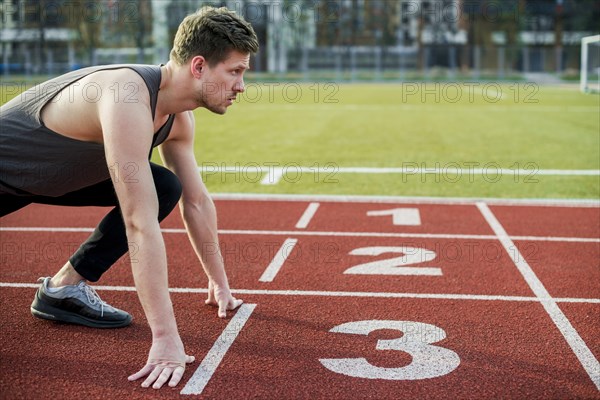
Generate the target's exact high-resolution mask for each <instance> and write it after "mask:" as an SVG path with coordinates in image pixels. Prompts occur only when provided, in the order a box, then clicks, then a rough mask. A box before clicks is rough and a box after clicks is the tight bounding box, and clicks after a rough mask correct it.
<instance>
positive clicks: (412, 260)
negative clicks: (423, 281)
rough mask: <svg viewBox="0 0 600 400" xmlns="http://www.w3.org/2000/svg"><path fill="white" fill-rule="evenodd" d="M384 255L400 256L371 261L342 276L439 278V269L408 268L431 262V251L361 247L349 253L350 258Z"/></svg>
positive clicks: (413, 248) (347, 271)
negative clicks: (420, 276) (424, 276)
mask: <svg viewBox="0 0 600 400" xmlns="http://www.w3.org/2000/svg"><path fill="white" fill-rule="evenodd" d="M386 253H395V254H401V256H400V257H394V258H388V259H385V260H379V261H372V262H368V263H364V264H360V265H355V266H354V267H351V268H348V269H347V270H346V271H345V272H344V274H355V275H429V276H441V275H442V269H441V268H435V267H430V268H425V267H409V266H408V265H414V264H419V263H424V262H428V261H431V260H433V259H434V258H435V257H436V254H435V252H434V251H432V250H428V249H422V248H419V247H405V246H402V247H390V246H379V247H361V248H359V249H354V250H352V251H351V252H350V255H352V256H379V255H381V254H386Z"/></svg>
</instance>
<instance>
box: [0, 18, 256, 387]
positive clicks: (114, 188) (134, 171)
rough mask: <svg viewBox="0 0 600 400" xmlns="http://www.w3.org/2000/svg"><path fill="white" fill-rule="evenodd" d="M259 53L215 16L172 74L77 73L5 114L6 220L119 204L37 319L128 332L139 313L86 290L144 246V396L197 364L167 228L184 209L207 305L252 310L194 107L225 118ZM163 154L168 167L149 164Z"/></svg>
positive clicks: (1, 128) (138, 277) (200, 24)
mask: <svg viewBox="0 0 600 400" xmlns="http://www.w3.org/2000/svg"><path fill="white" fill-rule="evenodd" d="M257 51H258V41H257V38H256V34H255V33H254V30H253V29H252V27H251V26H250V24H249V23H247V22H246V21H244V20H243V19H242V18H241V17H239V16H237V15H236V14H235V13H233V12H231V11H229V10H227V9H225V8H219V9H215V8H212V7H206V8H203V9H200V10H199V11H197V12H196V13H194V14H191V15H189V16H187V17H186V18H185V19H184V20H183V21H182V23H181V25H180V26H179V29H178V31H177V34H176V36H175V41H174V46H173V50H172V51H171V56H170V60H169V62H168V63H167V64H166V65H164V66H149V65H122V66H114V65H113V66H101V67H91V68H86V69H82V70H78V71H74V72H70V73H68V74H65V75H63V76H60V77H58V78H55V79H53V80H51V81H48V82H45V83H43V84H41V85H38V86H36V87H34V88H32V89H30V90H28V91H26V92H24V93H23V94H22V95H21V96H18V97H17V98H15V99H13V100H11V101H9V102H8V103H6V104H5V105H3V106H2V107H1V108H0V216H3V215H6V214H8V213H10V212H13V211H15V210H18V209H20V208H22V207H24V206H26V205H27V204H30V203H42V204H56V205H72V206H87V205H95V206H116V207H115V208H114V209H113V210H112V211H110V212H109V213H108V214H107V215H106V217H105V218H104V219H103V220H102V221H101V222H100V224H99V225H98V227H97V228H96V229H95V231H94V232H93V233H92V235H91V236H90V237H89V238H88V239H87V240H86V242H85V243H83V244H82V245H81V247H80V248H79V249H78V250H77V251H76V252H75V254H73V256H72V257H71V258H70V259H69V261H68V262H67V263H66V264H65V265H64V266H63V268H62V269H61V270H60V271H59V272H58V273H57V274H56V275H54V276H53V277H51V278H50V277H48V278H44V279H43V281H42V285H41V286H40V288H39V289H38V291H37V293H36V296H35V299H34V301H33V303H32V305H31V312H32V314H33V315H34V316H36V317H39V318H44V319H51V320H58V321H64V322H71V323H77V324H82V325H87V326H92V327H99V328H111V327H122V326H126V325H128V324H129V323H130V322H131V316H130V315H129V314H128V313H126V312H124V311H121V310H119V309H117V308H114V307H112V306H110V305H108V304H107V303H105V302H103V301H102V300H101V299H100V297H99V296H98V295H97V293H96V292H95V291H94V290H93V289H92V288H91V287H90V286H88V285H87V283H86V281H92V282H95V281H97V280H98V279H99V278H100V277H101V276H102V274H103V273H104V272H105V271H106V270H107V269H108V268H109V267H110V266H111V265H112V264H113V263H114V262H116V261H117V260H118V259H119V257H121V256H122V255H123V254H125V253H126V252H127V250H128V248H129V250H131V251H130V254H133V253H134V251H133V250H134V249H135V256H132V257H131V265H132V272H133V277H134V281H135V285H136V289H137V293H138V296H139V299H140V302H141V304H142V306H143V309H144V313H145V315H146V318H147V320H148V323H149V325H150V328H151V331H152V346H151V348H150V352H149V356H148V361H147V363H146V365H145V366H144V367H143V368H142V369H141V370H139V371H138V372H137V373H135V374H133V375H131V376H130V377H129V380H136V379H139V378H141V377H144V376H146V379H145V380H144V382H143V383H142V386H143V387H149V386H150V385H152V387H154V388H160V387H162V386H163V385H164V384H165V383H167V382H168V385H169V386H175V385H177V384H178V382H179V381H180V380H181V377H182V375H183V373H184V370H185V365H186V363H190V362H192V361H193V360H194V358H193V357H191V356H188V355H186V353H185V351H184V346H183V343H182V341H181V338H180V336H179V333H178V329H177V325H176V322H175V317H174V313H173V307H172V303H171V300H170V297H169V292H168V283H167V258H166V251H165V245H164V241H163V238H162V234H161V231H160V227H159V221H160V220H162V219H164V218H165V217H166V216H167V215H168V214H169V213H170V211H171V210H172V209H173V208H174V207H175V205H176V204H177V202H178V200H179V205H180V209H181V213H182V216H183V220H184V222H185V227H186V230H187V233H188V236H189V238H190V241H191V243H192V245H193V247H194V249H195V251H196V253H197V255H198V257H199V259H200V261H201V263H202V266H203V268H204V270H205V272H206V274H207V276H208V279H209V284H208V299H207V300H206V304H210V305H214V306H217V307H218V315H219V317H222V318H224V317H226V311H227V310H233V309H235V308H237V307H238V306H239V305H240V304H241V303H242V301H241V300H238V299H236V298H234V297H233V296H232V294H231V292H230V289H229V284H228V280H227V276H226V273H225V269H224V266H223V260H222V257H221V254H220V252H219V251H215V247H214V245H215V244H217V243H218V238H217V223H216V212H215V208H214V204H213V203H212V201H211V198H210V197H209V194H208V192H207V190H206V187H205V186H204V184H203V182H202V180H201V177H200V175H199V173H198V169H197V165H198V163H197V162H196V158H195V155H194V151H193V140H194V117H193V114H192V112H191V110H194V109H195V108H197V107H205V108H207V109H208V110H210V111H212V112H215V113H218V114H225V112H226V110H227V108H228V107H229V106H231V105H232V104H233V101H234V100H235V98H236V95H237V94H238V93H242V92H243V91H244V81H243V75H244V72H245V71H246V70H247V69H248V68H249V60H250V54H251V53H256V52H257ZM159 145H160V146H159ZM155 146H159V147H158V148H159V151H160V155H161V158H162V160H163V162H164V164H165V165H166V167H167V168H168V169H167V168H164V167H161V166H158V165H155V164H153V163H150V162H149V156H148V154H149V153H150V152H151V149H152V147H155ZM206 243H211V244H212V245H211V246H206ZM203 244H204V245H203Z"/></svg>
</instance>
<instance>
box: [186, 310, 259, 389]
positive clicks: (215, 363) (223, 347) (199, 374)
mask: <svg viewBox="0 0 600 400" xmlns="http://www.w3.org/2000/svg"><path fill="white" fill-rule="evenodd" d="M254 308H256V304H242V305H241V306H240V308H239V309H238V310H237V312H236V313H235V315H234V316H233V317H232V318H231V321H229V323H228V324H227V326H226V327H225V329H224V330H223V332H222V333H221V335H220V336H219V338H218V339H217V340H216V341H215V343H214V344H213V346H212V348H211V349H210V350H209V351H208V353H207V354H206V356H205V357H204V360H202V362H201V363H200V365H199V366H198V369H197V370H196V371H195V372H194V375H192V377H191V378H190V380H189V381H188V382H187V383H186V384H185V386H184V387H183V389H181V392H180V394H196V395H199V394H201V393H202V391H203V390H204V388H205V387H206V385H207V384H208V381H210V378H212V376H213V374H214V373H215V371H216V370H217V368H218V367H219V364H220V363H221V361H222V360H223V357H225V353H227V350H229V348H230V347H231V345H232V344H233V342H234V341H235V339H236V338H237V336H238V335H239V333H240V331H241V330H242V328H243V327H244V325H245V324H246V322H248V319H249V318H250V315H252V311H254Z"/></svg>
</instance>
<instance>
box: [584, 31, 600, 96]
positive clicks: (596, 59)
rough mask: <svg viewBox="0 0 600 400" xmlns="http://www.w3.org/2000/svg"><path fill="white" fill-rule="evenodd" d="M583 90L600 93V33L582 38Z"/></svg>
mask: <svg viewBox="0 0 600 400" xmlns="http://www.w3.org/2000/svg"><path fill="white" fill-rule="evenodd" d="M581 91H582V92H584V93H590V92H593V93H600V35H596V36H588V37H584V38H583V39H581Z"/></svg>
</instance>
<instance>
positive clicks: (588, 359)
mask: <svg viewBox="0 0 600 400" xmlns="http://www.w3.org/2000/svg"><path fill="white" fill-rule="evenodd" d="M477 208H479V211H481V214H483V217H484V218H485V220H486V221H487V222H488V224H489V225H490V227H491V228H492V230H493V231H494V233H495V234H496V236H498V240H499V241H500V243H502V246H503V247H504V249H505V250H506V253H507V254H508V256H509V257H510V258H511V259H512V260H513V263H514V264H515V266H516V267H517V269H518V270H519V272H520V273H521V275H522V276H523V278H524V279H525V282H527V284H528V285H529V287H530V288H531V290H532V291H533V293H534V294H535V295H536V297H538V298H543V299H544V300H542V301H541V304H542V306H543V307H544V309H545V310H546V312H547V313H548V315H549V316H550V318H551V319H552V321H553V322H554V324H555V325H556V327H557V328H558V330H559V331H560V333H561V334H562V335H563V337H564V338H565V340H566V341H567V343H568V345H569V346H570V347H571V349H572V350H573V352H574V353H575V355H576V356H577V358H578V359H579V362H580V363H581V365H582V366H583V368H584V369H585V371H586V372H587V373H588V375H589V376H590V378H591V379H592V382H594V384H595V385H596V388H597V389H598V390H600V362H598V360H597V359H596V357H594V354H593V353H592V352H591V350H590V349H589V347H588V346H587V344H586V343H585V342H584V340H583V339H582V338H581V336H580V335H579V333H578V332H577V330H576V329H575V328H574V327H573V325H571V322H569V319H568V318H567V317H566V315H565V314H564V313H563V312H562V311H561V309H560V308H559V307H558V305H557V304H556V301H554V299H552V297H551V296H550V293H548V290H546V288H545V287H544V285H543V283H542V282H541V281H540V280H539V278H538V277H537V276H536V275H535V272H534V271H533V270H532V269H531V267H530V266H529V264H528V263H527V261H526V260H525V258H524V257H523V256H522V255H521V253H520V252H519V250H518V249H517V247H516V246H515V244H514V242H513V241H512V240H511V238H510V237H509V236H508V234H507V233H506V231H505V230H504V227H502V224H500V221H498V219H497V218H496V216H495V215H494V214H493V213H492V211H491V210H490V208H489V207H488V206H487V205H486V204H485V203H477Z"/></svg>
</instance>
